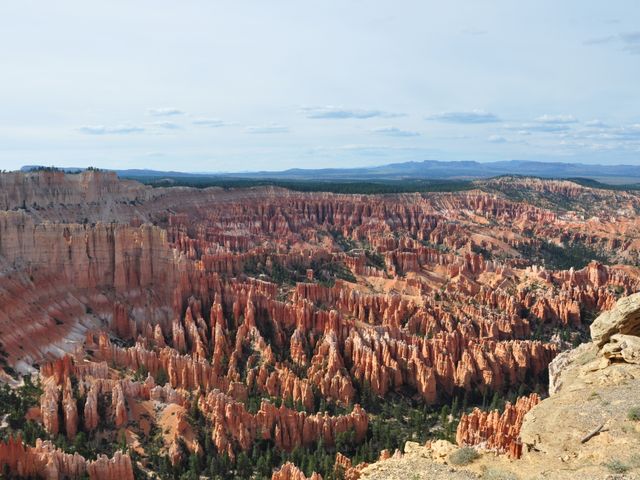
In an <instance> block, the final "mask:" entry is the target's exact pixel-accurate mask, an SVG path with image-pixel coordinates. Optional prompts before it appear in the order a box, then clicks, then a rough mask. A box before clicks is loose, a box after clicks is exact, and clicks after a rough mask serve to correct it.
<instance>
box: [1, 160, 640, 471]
mask: <svg viewBox="0 0 640 480" xmlns="http://www.w3.org/2000/svg"><path fill="white" fill-rule="evenodd" d="M518 182H520V183H518ZM0 185H2V190H1V191H2V194H0V207H2V208H4V210H2V211H0V267H1V268H2V275H0V343H1V344H2V349H3V351H4V352H6V354H7V362H8V365H11V366H12V368H14V369H15V370H17V371H18V372H21V373H26V372H35V371H37V372H39V375H40V377H41V384H42V388H43V392H42V395H41V398H40V402H39V413H38V416H37V421H38V422H39V423H41V424H42V426H43V427H44V429H45V430H46V432H48V434H50V435H58V434H59V435H63V436H64V437H66V438H67V439H68V440H69V441H73V439H74V438H76V436H77V435H79V434H80V433H82V434H84V435H90V436H91V435H95V434H96V432H98V431H108V432H112V433H111V437H109V438H110V439H111V440H112V441H115V442H118V441H120V439H121V437H123V438H124V441H125V442H126V443H127V444H128V445H129V446H130V447H131V448H138V449H139V453H141V455H143V454H144V445H142V441H141V440H140V439H141V438H142V439H144V438H145V435H146V433H145V432H148V431H150V429H152V428H156V429H158V430H160V431H161V432H163V433H162V435H160V437H161V441H162V446H161V451H162V453H164V454H166V455H168V456H169V457H170V458H171V460H172V461H173V462H181V461H184V460H185V458H186V455H188V454H191V453H193V454H196V455H200V454H201V453H202V451H203V449H204V448H207V447H206V445H205V444H204V443H203V440H202V438H198V437H197V435H195V434H194V433H193V431H192V428H191V427H190V424H189V418H190V417H189V415H193V412H194V411H197V412H199V415H202V418H204V419H205V421H206V422H209V424H210V425H211V432H210V435H209V437H210V438H208V439H207V442H206V444H207V445H213V446H215V448H216V451H218V452H221V453H222V452H224V453H226V454H227V455H228V456H229V457H230V458H232V459H233V458H236V457H237V455H238V454H239V453H240V452H247V451H249V450H250V449H251V448H253V446H254V445H255V444H256V442H264V441H266V442H270V444H272V445H273V446H274V448H276V449H278V450H281V451H291V450H293V449H294V448H295V447H296V446H297V445H303V446H311V445H313V444H314V443H315V442H317V441H318V439H322V442H323V443H324V445H334V444H335V442H336V436H337V435H339V434H341V433H345V432H353V433H354V441H355V442H362V441H363V440H364V439H365V438H366V435H367V429H368V425H369V422H370V417H369V415H368V413H367V412H366V409H365V408H363V407H362V406H361V405H360V404H361V403H362V400H363V398H365V397H366V398H379V399H384V398H388V397H389V395H398V396H405V397H408V398H409V397H410V398H412V399H414V400H415V401H416V402H421V403H424V404H428V405H439V404H441V403H448V402H450V400H451V398H452V397H454V396H456V395H458V396H459V395H461V394H464V392H468V394H469V395H471V396H476V397H478V396H480V397H482V396H487V395H493V393H494V392H498V393H503V392H506V391H507V390H517V389H518V388H519V387H520V386H521V385H523V384H527V385H534V384H536V383H544V382H545V381H546V377H547V366H548V364H549V363H550V362H551V361H552V360H553V358H554V357H555V356H556V355H557V354H558V353H559V352H560V350H561V349H562V348H563V347H564V346H566V342H563V341H562V340H560V339H549V338H548V337H544V335H540V334H539V332H540V331H541V329H542V327H544V326H545V325H547V326H552V325H556V326H562V327H563V328H566V329H576V328H577V327H579V326H580V325H582V324H583V323H584V322H585V321H586V320H588V319H591V318H592V316H593V315H594V314H595V313H596V312H598V311H600V310H606V309H609V308H611V307H612V306H613V305H614V304H615V302H616V300H617V298H618V297H619V296H620V295H623V294H625V293H627V294H628V293H632V292H635V291H637V290H638V285H639V284H640V281H639V278H638V271H637V269H636V268H634V267H630V266H627V265H604V264H603V263H598V262H595V261H592V262H589V261H588V258H587V261H585V262H584V266H583V265H580V266H579V267H580V268H567V269H554V268H552V265H547V266H546V267H545V266H543V265H542V260H541V259H543V260H545V261H551V260H553V259H551V258H550V257H548V256H547V257H544V255H542V254H541V253H540V252H543V253H545V254H546V253H548V252H549V251H553V252H556V254H557V251H556V250H553V247H550V246H549V245H550V244H553V245H560V244H563V242H564V245H565V247H556V248H571V245H573V244H574V243H572V242H586V243H588V245H589V246H590V247H589V248H593V249H597V251H598V252H599V253H600V255H599V257H598V258H601V257H603V256H608V257H609V258H610V259H611V260H612V263H615V262H614V260H615V261H620V262H622V261H631V259H632V258H633V256H634V255H637V251H638V247H639V246H640V244H639V243H638V239H637V232H638V222H637V220H636V217H635V215H631V213H630V212H632V211H634V208H636V207H640V200H638V198H637V197H636V196H634V195H632V194H626V193H625V194H623V193H619V192H616V193H613V192H606V191H599V190H590V189H586V190H585V188H584V187H580V186H576V185H575V184H571V183H570V182H554V181H533V180H531V181H529V180H513V179H512V183H511V184H510V185H511V186H512V187H513V188H517V189H519V190H520V192H521V193H522V192H524V193H525V194H529V195H530V198H529V199H527V198H526V195H524V197H523V195H520V198H519V199H518V200H515V199H513V198H511V197H510V196H509V195H508V194H506V193H505V192H504V191H503V190H504V189H505V187H504V184H503V183H500V182H497V183H491V182H481V183H479V184H478V187H479V188H478V189H477V190H473V191H469V192H460V193H433V194H423V195H420V194H404V195H381V196H378V195H336V194H329V193H301V192H293V191H287V190H283V189H277V188H270V187H264V188H251V189H229V190H223V189H218V188H209V189H202V190H196V189H188V188H175V189H171V188H169V189H152V188H148V187H144V186H142V185H140V184H137V183H135V182H123V181H120V180H118V179H117V177H115V176H114V175H112V174H109V173H101V172H87V173H84V174H78V175H64V174H61V173H58V172H40V173H29V174H22V173H12V174H6V175H4V174H3V175H0ZM549 193H553V194H554V195H562V196H564V197H566V198H567V199H568V200H567V201H568V202H582V200H583V199H584V198H587V197H588V198H590V199H591V205H593V207H592V208H593V209H596V210H597V211H590V212H587V213H589V215H586V213H585V212H583V211H567V210H562V209H560V208H557V207H556V206H554V205H553V204H542V203H541V202H540V201H538V200H539V198H540V195H546V194H549ZM581 245H582V244H581ZM545 249H546V250H545ZM634 252H635V253H634ZM5 377H6V376H5ZM531 398H533V397H531ZM382 401H384V400H382ZM527 401H528V402H529V403H526V402H525V403H526V405H525V403H523V402H524V400H522V401H518V402H517V403H516V404H514V405H511V406H509V408H508V409H507V410H505V412H504V413H502V414H500V415H498V414H497V413H496V414H484V413H481V412H473V413H471V414H470V415H469V416H467V417H464V418H463V422H461V425H463V427H461V430H459V431H458V436H459V442H462V443H474V442H476V440H478V439H479V438H480V437H482V438H484V437H483V436H488V437H490V438H491V439H492V440H491V441H492V442H493V444H494V446H495V448H496V449H497V450H500V451H506V452H509V453H512V455H513V456H518V455H519V454H518V452H516V450H517V446H515V447H514V445H516V443H517V442H515V440H514V439H515V438H517V432H516V431H515V430H513V429H512V425H515V424H517V423H518V422H521V420H520V417H521V415H522V412H523V411H524V410H525V409H526V407H527V406H528V408H531V406H532V402H533V401H534V400H531V399H530V400H527ZM327 405H329V406H330V407H331V408H325V407H326V406H327ZM321 406H323V407H322V408H321ZM329 410H330V411H332V412H333V413H331V414H330V413H328V412H329ZM465 422H466V423H465ZM11 442H12V443H11ZM11 442H10V443H7V444H4V445H3V446H2V448H3V449H4V450H2V452H5V453H3V454H2V455H4V457H2V458H6V459H7V460H2V461H3V462H4V463H6V464H7V465H9V467H10V468H11V469H12V471H14V470H15V469H19V468H23V469H24V468H27V467H24V461H23V460H20V462H23V463H21V465H23V466H22V467H19V464H20V462H18V461H17V460H15V458H17V457H20V458H27V457H28V458H38V459H40V460H38V461H37V462H35V463H34V465H33V467H29V468H35V469H37V470H34V472H43V471H45V470H39V469H40V468H43V469H44V468H45V467H46V468H50V469H52V468H54V465H57V467H55V468H58V469H59V470H58V471H71V470H74V469H75V470H74V471H77V472H81V474H84V473H87V474H89V476H91V478H94V477H95V478H112V477H111V476H116V475H117V476H120V477H122V478H128V477H127V475H129V473H128V472H129V471H130V469H131V459H130V457H129V456H127V455H124V454H123V455H119V456H118V457H117V458H116V457H113V458H110V459H109V458H106V457H101V458H99V459H97V460H87V459H84V458H82V457H79V458H76V457H73V460H71V459H67V457H64V456H60V455H67V454H65V453H64V452H58V450H56V449H55V448H53V447H52V446H50V445H48V444H46V443H42V444H40V446H26V445H23V444H22V442H21V441H20V440H18V439H16V440H12V441H11ZM209 448H210V447H209ZM185 449H186V450H185ZM6 452H8V453H6ZM52 459H53V460H52ZM59 459H63V460H64V459H66V460H64V461H63V460H59ZM38 462H44V463H43V465H45V466H43V467H40V466H39V465H40V463H38ZM65 462H66V463H65ZM63 463H64V464H65V465H67V466H64V467H62V466H60V465H62V464H63ZM47 465H48V466H47ZM60 469H63V470H60ZM65 469H66V470H65ZM15 471H18V470H15ZM96 475H98V476H96ZM99 475H106V476H104V477H103V476H99ZM109 475H111V476H109ZM274 475H280V476H279V477H274V478H303V477H301V476H300V475H302V474H301V473H300V471H299V470H296V467H295V466H293V465H290V466H287V465H285V466H283V467H282V469H281V470H280V471H279V473H276V474H274ZM312 478H315V477H312Z"/></svg>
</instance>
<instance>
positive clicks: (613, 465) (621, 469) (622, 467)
mask: <svg viewBox="0 0 640 480" xmlns="http://www.w3.org/2000/svg"><path fill="white" fill-rule="evenodd" d="M604 466H605V467H607V468H608V469H609V471H610V472H611V473H625V472H627V471H628V470H629V466H628V465H627V464H625V463H622V462H621V461H620V460H617V459H613V460H611V461H609V462H607V463H605V464H604Z"/></svg>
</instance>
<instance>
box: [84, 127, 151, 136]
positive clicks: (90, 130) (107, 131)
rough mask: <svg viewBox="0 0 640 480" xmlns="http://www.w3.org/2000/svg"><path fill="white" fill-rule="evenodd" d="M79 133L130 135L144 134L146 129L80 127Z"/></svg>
mask: <svg viewBox="0 0 640 480" xmlns="http://www.w3.org/2000/svg"><path fill="white" fill-rule="evenodd" d="M78 131H79V132H80V133H84V134H86V135H128V134H130V133H141V132H144V128H142V127H136V126H130V125H117V126H115V127H105V126H104V125H85V126H83V127H80V128H79V129H78Z"/></svg>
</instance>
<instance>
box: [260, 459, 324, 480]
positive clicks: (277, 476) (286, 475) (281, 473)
mask: <svg viewBox="0 0 640 480" xmlns="http://www.w3.org/2000/svg"><path fill="white" fill-rule="evenodd" d="M271 480H322V475H320V474H318V473H315V472H313V474H312V475H311V476H310V477H307V476H306V475H305V474H304V473H303V472H302V470H300V469H299V468H298V467H296V466H295V465H294V464H293V463H291V462H287V463H285V464H284V465H282V467H280V469H279V470H276V471H275V472H273V475H271Z"/></svg>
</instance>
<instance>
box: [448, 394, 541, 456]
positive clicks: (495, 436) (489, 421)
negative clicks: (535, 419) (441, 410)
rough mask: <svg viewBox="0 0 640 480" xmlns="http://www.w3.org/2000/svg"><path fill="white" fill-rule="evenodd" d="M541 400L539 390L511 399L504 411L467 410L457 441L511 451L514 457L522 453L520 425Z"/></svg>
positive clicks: (460, 425)
mask: <svg viewBox="0 0 640 480" xmlns="http://www.w3.org/2000/svg"><path fill="white" fill-rule="evenodd" d="M538 403H540V397H539V396H538V395H537V394H535V393H534V394H531V395H530V396H528V397H520V398H518V400H516V402H515V403H514V404H511V403H509V402H508V403H507V404H506V405H505V407H504V411H503V412H502V413H500V412H499V411H498V410H493V411H491V412H487V411H483V410H481V409H479V408H475V409H474V410H473V411H472V412H471V413H470V414H468V415H467V414H463V415H462V417H461V418H460V423H459V424H458V429H457V431H456V442H457V443H458V445H460V446H464V445H482V446H483V447H484V448H487V449H490V450H496V451H498V452H503V453H507V454H508V455H509V456H510V457H512V458H520V456H521V455H522V441H521V440H520V428H521V427H522V422H523V420H524V416H525V415H526V414H527V412H529V410H531V409H532V408H533V407H535V406H536V405H537V404H538Z"/></svg>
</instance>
